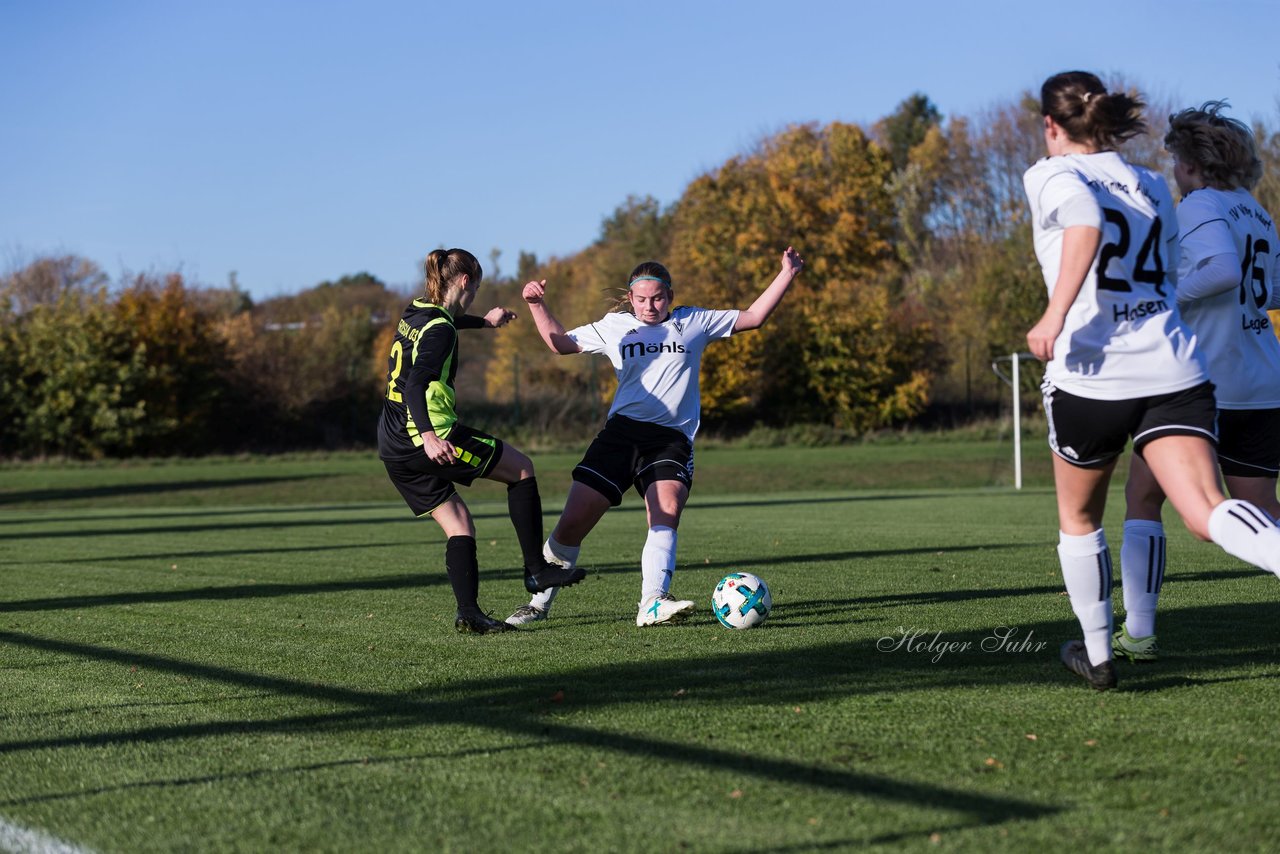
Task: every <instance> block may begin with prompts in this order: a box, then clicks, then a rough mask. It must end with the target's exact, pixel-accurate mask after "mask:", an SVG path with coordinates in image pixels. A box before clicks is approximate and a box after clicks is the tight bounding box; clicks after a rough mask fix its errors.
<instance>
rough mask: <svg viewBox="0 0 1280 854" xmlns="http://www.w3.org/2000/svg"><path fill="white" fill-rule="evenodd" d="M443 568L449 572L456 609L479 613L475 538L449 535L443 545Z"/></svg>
mask: <svg viewBox="0 0 1280 854" xmlns="http://www.w3.org/2000/svg"><path fill="white" fill-rule="evenodd" d="M444 568H445V571H446V572H448V573H449V584H450V585H451V586H452V587H453V598H455V599H457V600H458V610H459V611H460V612H466V613H469V614H476V613H479V611H480V605H479V603H478V602H477V601H476V598H477V597H478V596H479V595H480V566H479V565H478V564H477V563H476V538H475V537H450V538H449V542H447V543H446V544H445V547H444Z"/></svg>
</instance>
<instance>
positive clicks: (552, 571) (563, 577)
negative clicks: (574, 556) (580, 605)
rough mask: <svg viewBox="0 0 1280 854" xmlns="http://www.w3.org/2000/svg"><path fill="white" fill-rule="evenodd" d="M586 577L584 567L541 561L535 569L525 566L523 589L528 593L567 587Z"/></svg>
mask: <svg viewBox="0 0 1280 854" xmlns="http://www.w3.org/2000/svg"><path fill="white" fill-rule="evenodd" d="M586 577H587V571H586V570H585V569H579V568H578V567H576V566H561V565H560V564H558V563H552V562H551V561H543V562H542V566H540V567H538V568H537V569H529V568H528V567H526V568H525V571H524V589H525V590H528V591H529V592H530V593H541V592H542V591H544V590H550V589H551V588H552V587H569V586H571V585H574V584H577V583H578V582H579V581H581V580H582V579H584V578H586Z"/></svg>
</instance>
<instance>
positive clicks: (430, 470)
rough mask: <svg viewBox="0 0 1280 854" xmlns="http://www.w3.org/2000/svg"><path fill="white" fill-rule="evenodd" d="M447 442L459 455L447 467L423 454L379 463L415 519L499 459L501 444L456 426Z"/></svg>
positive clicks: (429, 510) (453, 493)
mask: <svg viewBox="0 0 1280 854" xmlns="http://www.w3.org/2000/svg"><path fill="white" fill-rule="evenodd" d="M447 438H448V440H449V441H450V442H452V443H453V446H454V447H455V448H456V449H457V451H458V453H457V458H456V459H455V460H454V461H453V462H451V463H449V464H448V465H443V466H442V465H440V464H439V463H437V462H433V461H432V460H431V459H430V458H429V457H428V456H427V455H426V454H425V453H420V454H418V455H417V456H414V457H409V458H407V459H399V460H383V461H382V464H383V465H384V466H386V467H387V474H388V475H389V476H390V477H391V482H392V483H393V484H395V487H396V489H398V490H400V495H401V496H403V497H404V503H405V504H408V505H409V509H410V510H412V511H413V514H414V515H415V516H425V515H427V514H428V513H430V512H431V511H432V510H435V509H436V508H437V507H439V506H440V505H441V504H444V503H445V502H446V501H448V500H449V499H450V498H452V497H453V496H454V495H455V494H457V491H458V490H456V489H455V488H454V484H457V483H460V484H462V485H463V486H470V485H471V484H472V482H473V481H475V479H476V478H478V477H485V476H486V475H488V474H489V472H491V471H493V467H494V466H495V465H497V464H498V460H500V459H502V449H503V447H504V446H503V444H502V440H501V439H495V438H494V437H493V436H490V435H489V434H488V433H482V432H481V431H479V430H473V429H472V428H470V427H467V426H466V425H463V424H455V425H453V429H452V430H450V431H449V435H448V437H447Z"/></svg>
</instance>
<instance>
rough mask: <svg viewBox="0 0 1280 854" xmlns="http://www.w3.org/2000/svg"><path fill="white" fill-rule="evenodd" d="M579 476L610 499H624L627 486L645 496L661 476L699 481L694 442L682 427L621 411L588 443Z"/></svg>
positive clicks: (618, 501) (616, 502)
mask: <svg viewBox="0 0 1280 854" xmlns="http://www.w3.org/2000/svg"><path fill="white" fill-rule="evenodd" d="M573 479H574V480H576V481H578V482H579V483H582V484H585V485H587V486H589V487H591V488H592V489H594V490H595V491H596V492H599V493H600V494H601V495H603V496H605V497H606V498H608V499H609V504H610V506H612V507H617V506H618V505H619V504H621V503H622V495H623V493H624V492H626V491H627V486H628V485H631V486H634V487H635V490H636V492H638V493H640V497H641V498H643V497H644V494H645V491H646V490H648V488H649V486H650V485H652V484H653V483H656V482H657V481H660V480H678V481H680V482H681V483H683V484H684V485H685V486H686V487H688V488H692V487H693V444H692V443H691V442H690V441H689V440H688V439H687V438H686V437H685V435H684V434H683V433H681V432H680V431H679V430H675V429H672V428H670V427H663V426H662V425H660V424H649V423H646V422H644V421H636V420H635V419H632V418H627V417H626V416H625V415H615V416H613V417H612V418H610V419H609V420H608V421H606V422H605V424H604V429H603V430H601V431H600V432H599V433H598V434H597V435H596V437H595V439H593V440H592V442H591V446H590V447H589V448H587V453H586V455H585V456H584V457H583V458H582V462H580V463H578V465H577V466H576V467H575V468H574V470H573Z"/></svg>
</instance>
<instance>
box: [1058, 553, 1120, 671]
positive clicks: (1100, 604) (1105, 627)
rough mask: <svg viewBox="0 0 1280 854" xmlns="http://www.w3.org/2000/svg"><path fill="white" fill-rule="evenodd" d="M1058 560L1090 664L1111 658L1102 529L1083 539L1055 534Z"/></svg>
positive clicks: (1108, 569)
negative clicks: (1082, 634) (1056, 535)
mask: <svg viewBox="0 0 1280 854" xmlns="http://www.w3.org/2000/svg"><path fill="white" fill-rule="evenodd" d="M1058 561H1059V562H1060V563H1061V564H1062V580H1063V581H1065V582H1066V584H1067V596H1068V597H1069V598H1070V599H1071V610H1072V611H1074V612H1075V614H1076V619H1077V620H1079V621H1080V628H1081V630H1082V631H1084V645H1085V647H1086V648H1087V649H1088V651H1089V663H1090V664H1094V665H1097V664H1101V663H1102V662H1104V661H1107V660H1109V659H1110V658H1111V552H1109V551H1108V550H1107V537H1106V535H1105V534H1103V532H1102V529H1101V528H1099V529H1098V530H1096V531H1094V532H1093V533H1091V534H1084V535H1083V536H1079V537H1077V536H1072V535H1071V534H1064V533H1062V532H1061V531H1059V532H1058Z"/></svg>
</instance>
